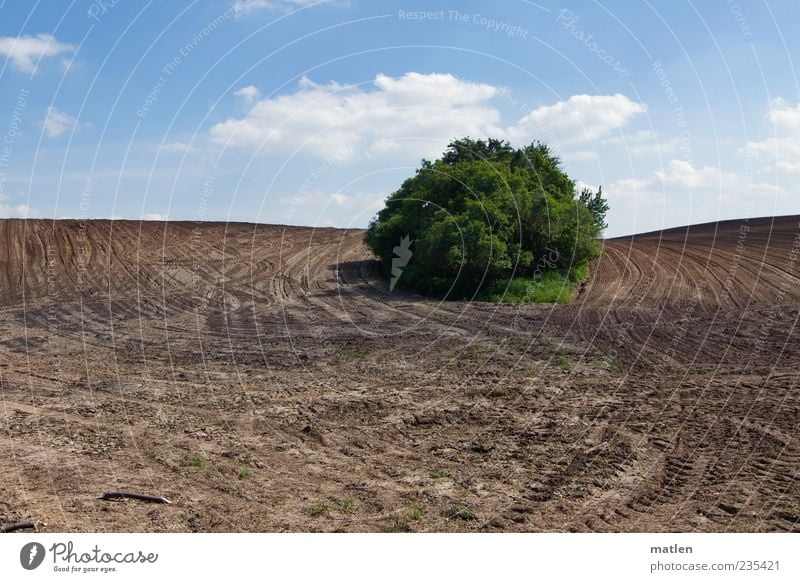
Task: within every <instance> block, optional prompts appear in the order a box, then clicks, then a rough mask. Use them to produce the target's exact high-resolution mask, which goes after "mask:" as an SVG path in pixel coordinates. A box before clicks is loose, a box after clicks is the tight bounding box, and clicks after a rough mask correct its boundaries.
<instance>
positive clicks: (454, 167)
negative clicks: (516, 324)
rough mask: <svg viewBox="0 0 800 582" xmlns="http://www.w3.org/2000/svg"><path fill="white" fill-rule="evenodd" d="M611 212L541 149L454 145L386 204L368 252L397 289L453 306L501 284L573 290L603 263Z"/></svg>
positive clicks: (424, 163)
mask: <svg viewBox="0 0 800 582" xmlns="http://www.w3.org/2000/svg"><path fill="white" fill-rule="evenodd" d="M607 209H608V206H607V205H606V203H605V200H604V199H603V198H602V193H601V192H597V193H593V192H589V191H587V190H584V191H582V192H581V193H576V192H575V183H574V182H573V181H572V180H571V179H570V178H569V177H568V176H567V175H566V174H565V173H564V172H563V171H562V170H561V168H560V167H559V160H558V158H557V157H556V156H554V155H553V154H552V153H551V152H550V150H549V149H548V147H547V146H546V145H544V144H542V143H533V144H531V145H529V146H527V147H524V148H519V149H514V148H512V147H511V146H510V144H509V143H508V142H505V141H501V140H495V139H490V140H488V141H482V140H472V139H469V138H465V139H461V140H456V141H454V142H452V143H451V144H450V145H449V146H448V149H447V151H446V152H445V153H444V155H443V156H442V158H441V159H439V160H436V161H434V162H430V161H428V160H423V161H422V166H421V167H420V168H419V169H418V170H417V172H416V175H414V176H413V177H411V178H409V179H407V180H406V181H405V182H404V183H403V185H402V186H401V187H400V189H399V190H397V191H396V192H394V193H393V194H391V195H390V196H389V198H388V199H387V201H386V206H385V207H384V208H383V209H382V210H381V211H380V212H379V213H378V215H377V216H376V218H375V219H374V220H373V221H372V223H371V224H370V226H369V230H368V231H367V235H366V242H367V244H368V245H369V247H370V248H371V249H372V250H373V252H374V253H375V255H376V256H377V257H378V258H379V259H380V261H381V264H382V267H383V269H384V271H385V274H386V276H387V277H389V278H391V279H392V281H393V282H392V287H394V283H395V282H396V283H397V285H398V286H400V287H405V288H409V289H413V290H416V291H418V292H422V293H427V294H432V295H436V296H448V297H450V298H463V297H483V296H485V295H486V294H487V293H491V295H492V296H496V295H497V286H498V285H497V284H498V282H500V281H502V280H506V279H515V278H525V279H531V280H534V281H535V280H536V279H537V278H538V277H541V276H543V275H544V273H546V272H552V271H559V272H561V274H562V275H564V276H565V277H566V278H567V279H570V280H574V279H575V277H574V276H573V272H579V271H581V270H583V271H584V272H585V267H586V265H587V263H588V262H589V261H591V260H592V259H594V258H596V257H598V256H599V254H600V244H599V242H598V237H599V236H600V234H601V232H602V230H603V228H604V227H605V223H604V219H605V213H606V211H607Z"/></svg>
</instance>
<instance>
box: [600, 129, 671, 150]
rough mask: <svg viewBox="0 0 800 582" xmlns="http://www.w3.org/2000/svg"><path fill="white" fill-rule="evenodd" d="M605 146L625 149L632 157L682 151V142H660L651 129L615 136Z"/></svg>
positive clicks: (604, 142) (607, 139)
mask: <svg viewBox="0 0 800 582" xmlns="http://www.w3.org/2000/svg"><path fill="white" fill-rule="evenodd" d="M602 143H603V145H608V146H619V147H623V148H625V153H626V154H627V155H629V156H632V157H642V156H649V155H654V154H657V155H670V154H674V153H675V152H677V151H678V150H679V149H680V146H681V140H680V139H678V138H677V137H676V138H672V139H668V140H666V141H659V140H658V136H656V134H655V133H654V132H653V131H652V130H649V129H641V130H639V131H635V132H633V133H629V134H623V135H614V136H611V137H608V138H606V139H604V140H603V142H602Z"/></svg>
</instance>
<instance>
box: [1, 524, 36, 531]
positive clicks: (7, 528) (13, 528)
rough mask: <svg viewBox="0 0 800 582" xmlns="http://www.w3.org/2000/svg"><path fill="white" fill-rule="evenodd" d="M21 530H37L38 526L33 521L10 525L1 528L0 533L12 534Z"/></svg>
mask: <svg viewBox="0 0 800 582" xmlns="http://www.w3.org/2000/svg"><path fill="white" fill-rule="evenodd" d="M21 529H36V524H35V523H34V522H32V521H23V522H21V523H9V524H7V525H4V526H2V527H0V533H11V532H12V531H17V530H21Z"/></svg>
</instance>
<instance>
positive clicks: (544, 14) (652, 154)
mask: <svg viewBox="0 0 800 582" xmlns="http://www.w3.org/2000/svg"><path fill="white" fill-rule="evenodd" d="M798 22H800V3H798V2H796V1H792V2H788V1H787V2H771V3H767V2H759V1H753V2H743V1H739V2H735V1H733V0H716V1H713V2H700V1H699V0H696V1H695V2H686V1H682V0H674V1H655V0H644V1H643V2H625V1H611V0H606V1H604V2H592V1H584V2H574V1H573V2H569V1H566V0H565V1H563V2H557V3H554V2H544V1H542V2H538V3H535V2H531V1H528V0H503V1H502V2H497V1H495V2H485V1H484V2H478V1H470V0H466V1H459V2H455V1H454V0H450V1H449V2H447V1H442V2H436V1H433V2H432V1H430V0H427V1H418V2H412V1H405V0H403V1H400V2H374V1H373V2H367V1H366V0H329V1H315V0H219V1H216V0H206V1H194V2H156V1H150V2H143V1H142V2H133V1H131V0H91V1H89V0H80V1H79V0H75V1H72V2H67V1H63V0H58V1H56V0H48V1H38V2H36V1H31V2H10V1H8V0H6V1H2V0H0V89H1V90H0V217H40V218H78V219H88V218H109V217H111V218H120V219H121V218H125V219H136V220H140V219H146V220H223V221H247V222H261V223H272V224H294V225H307V226H337V227H350V228H355V227H364V226H366V225H367V224H368V223H369V221H370V219H371V218H372V217H373V216H374V215H375V213H376V212H377V211H378V210H380V208H381V207H382V203H383V200H384V199H385V197H386V196H387V195H388V194H390V193H391V192H393V191H394V190H396V189H397V188H398V187H399V186H400V184H401V183H402V182H403V180H404V179H406V178H408V177H410V176H413V175H414V172H415V169H416V168H418V167H419V165H420V161H421V160H422V159H423V158H424V159H435V158H437V157H438V156H439V155H441V153H442V152H443V151H444V150H445V148H446V146H447V144H448V142H450V141H451V140H453V139H455V138H460V137H464V136H470V137H473V138H488V137H494V138H500V139H505V140H508V141H510V142H511V143H512V144H513V145H517V146H521V145H526V144H529V143H531V142H533V141H535V140H538V141H542V142H545V143H547V144H548V145H549V146H550V147H551V148H552V149H553V150H554V151H555V152H556V153H557V155H558V156H559V157H560V159H561V160H562V167H563V168H564V170H565V171H566V172H567V173H568V174H569V176H570V177H571V178H572V179H573V180H575V181H576V184H577V185H578V187H583V186H588V187H591V188H596V187H599V186H602V188H603V192H604V193H605V195H606V197H607V198H608V201H609V204H610V207H611V209H610V211H609V214H608V223H609V227H608V229H607V231H606V236H608V237H613V236H621V235H626V234H631V233H635V232H647V231H651V230H657V229H661V228H668V227H673V226H682V225H686V224H694V223H702V222H708V221H713V220H723V219H734V218H748V217H755V216H769V215H783V214H800V196H799V194H800V191H799V190H798V188H796V186H795V183H796V181H797V180H798V178H800V85H798V75H797V71H796V70H795V61H796V60H797V57H800V38H798V35H797V34H796V31H795V29H796V24H797V23H798Z"/></svg>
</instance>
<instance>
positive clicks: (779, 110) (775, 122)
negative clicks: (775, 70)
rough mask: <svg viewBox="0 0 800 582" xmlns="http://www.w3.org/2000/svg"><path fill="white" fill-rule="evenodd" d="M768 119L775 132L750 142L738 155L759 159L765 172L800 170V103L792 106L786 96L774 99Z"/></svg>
mask: <svg viewBox="0 0 800 582" xmlns="http://www.w3.org/2000/svg"><path fill="white" fill-rule="evenodd" d="M767 120H768V121H769V122H770V123H771V124H772V129H773V132H774V135H773V136H772V137H769V138H767V139H764V140H762V141H752V142H748V143H747V144H745V146H744V147H742V148H741V149H740V150H739V155H740V156H742V157H747V158H755V159H756V160H758V161H759V162H760V163H761V164H762V168H761V171H762V172H774V171H776V170H777V171H780V172H786V173H789V174H800V103H798V104H797V105H795V106H792V105H790V104H789V103H787V102H786V101H784V100H783V99H775V100H773V101H771V102H770V109H769V112H768V113H767Z"/></svg>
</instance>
